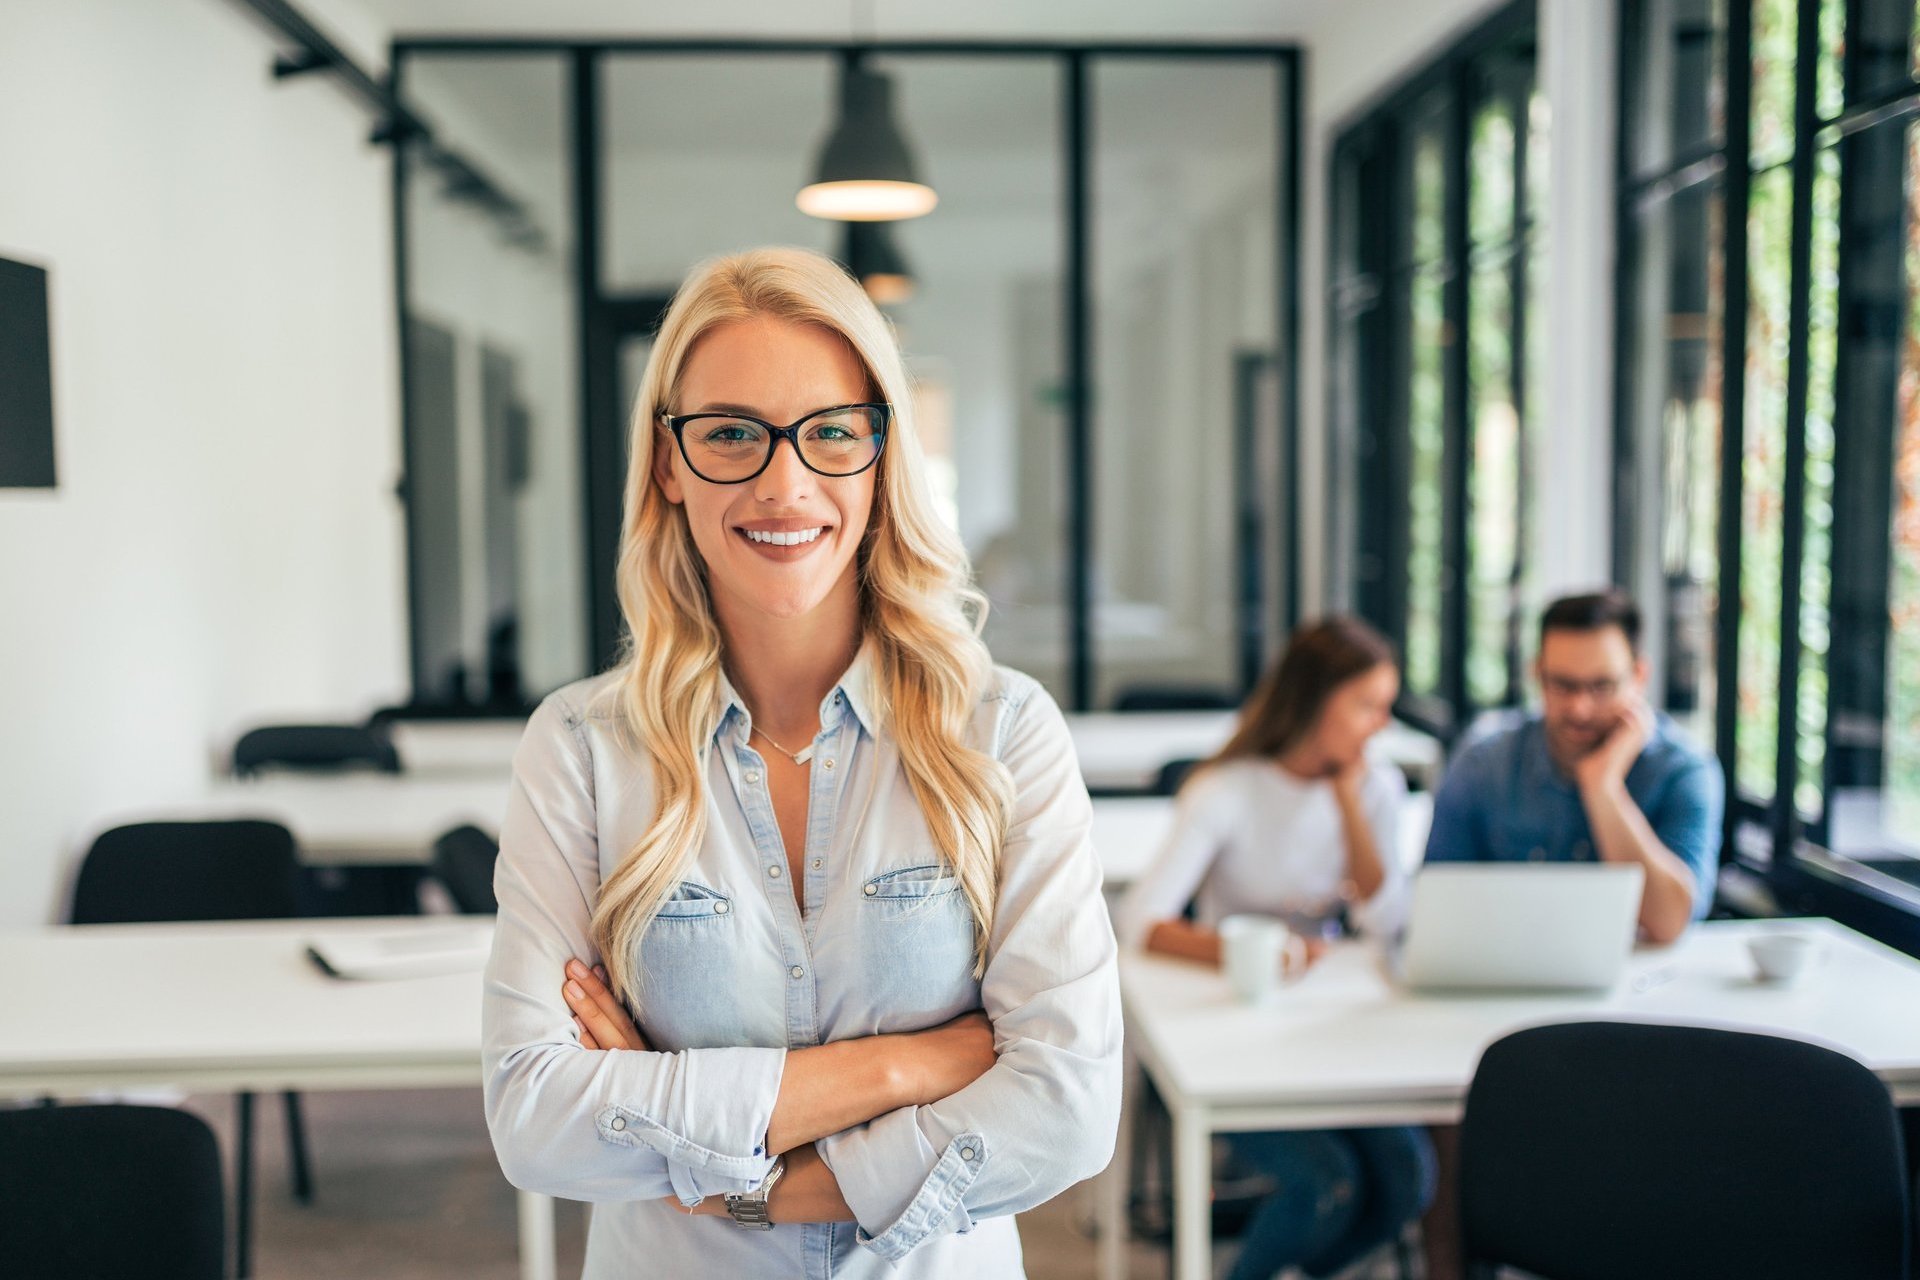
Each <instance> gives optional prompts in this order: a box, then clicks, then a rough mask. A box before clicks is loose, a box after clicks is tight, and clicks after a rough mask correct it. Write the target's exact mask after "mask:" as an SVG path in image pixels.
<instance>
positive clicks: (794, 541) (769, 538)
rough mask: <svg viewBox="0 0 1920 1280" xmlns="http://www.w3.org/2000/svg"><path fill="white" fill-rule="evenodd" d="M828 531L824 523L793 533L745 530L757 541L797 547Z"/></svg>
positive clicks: (748, 535) (777, 545)
mask: <svg viewBox="0 0 1920 1280" xmlns="http://www.w3.org/2000/svg"><path fill="white" fill-rule="evenodd" d="M826 531H827V530H826V526H825V525H822V526H820V527H819V528H817V529H799V530H796V531H795V532H793V533H766V532H763V531H762V530H759V529H747V530H745V531H744V532H745V533H746V535H747V537H749V538H751V539H753V541H755V542H770V543H772V544H773V545H774V546H776V547H797V546H799V545H800V544H801V543H803V542H812V541H813V540H814V539H815V538H817V537H819V536H820V535H821V534H823V533H825V532H826Z"/></svg>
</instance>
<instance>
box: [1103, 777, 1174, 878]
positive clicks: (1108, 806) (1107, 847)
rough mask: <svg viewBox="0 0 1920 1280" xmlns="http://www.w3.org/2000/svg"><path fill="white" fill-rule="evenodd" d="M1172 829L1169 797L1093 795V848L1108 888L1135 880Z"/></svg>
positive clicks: (1163, 843)
mask: <svg viewBox="0 0 1920 1280" xmlns="http://www.w3.org/2000/svg"><path fill="white" fill-rule="evenodd" d="M1172 830H1173V800H1172V799H1171V798H1170V797H1167V796H1096V797H1094V801H1093V836H1092V838H1093V852H1094V854H1095V855H1096V856H1097V857H1098V858H1099V859H1100V870H1101V873H1102V875H1103V876H1104V877H1105V879H1106V884H1107V887H1108V888H1111V889H1117V888H1120V887H1122V886H1124V885H1129V884H1132V883H1133V882H1134V881H1135V880H1138V879H1139V878H1140V876H1141V873H1143V872H1144V871H1146V869H1147V868H1148V867H1149V866H1151V865H1153V860H1154V858H1155V857H1156V856H1157V855H1158V854H1159V852H1160V849H1161V847H1162V846H1163V845H1165V844H1166V841H1167V833H1168V832H1170V831H1172Z"/></svg>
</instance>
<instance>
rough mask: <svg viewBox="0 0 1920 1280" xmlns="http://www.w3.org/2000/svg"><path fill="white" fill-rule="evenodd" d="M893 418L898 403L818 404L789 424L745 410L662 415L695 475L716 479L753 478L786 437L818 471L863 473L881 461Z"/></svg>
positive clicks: (731, 481) (734, 481)
mask: <svg viewBox="0 0 1920 1280" xmlns="http://www.w3.org/2000/svg"><path fill="white" fill-rule="evenodd" d="M892 418H893V406H892V405H887V404H842V405H835V406H834V407H833V408H831V409H816V410H815V411H814V412H812V413H810V414H808V415H807V416H806V417H804V418H802V419H800V421H798V422H795V423H793V424H791V425H789V426H785V427H776V426H774V425H773V424H772V423H771V422H762V421H761V420H760V419H758V418H753V417H749V416H747V415H746V414H744V413H685V414H678V415H675V414H666V413H663V414H661V415H660V421H661V422H663V423H665V424H666V427H667V430H669V431H671V432H673V438H674V440H675V441H676V442H677V443H678V444H679V446H680V456H681V457H682V458H685V459H686V460H687V466H689V467H690V468H692V469H693V474H695V475H697V476H699V477H700V478H701V479H702V480H706V481H708V482H710V483H712V484H742V483H744V482H746V481H748V480H751V479H753V478H754V477H755V476H757V475H759V474H760V473H761V472H762V471H765V470H766V469H767V466H768V464H770V463H771V462H772V461H773V451H774V450H775V449H777V448H779V446H780V442H781V441H782V440H785V441H786V442H787V443H788V444H790V445H792V446H793V451H794V452H795V453H796V454H798V455H799V456H800V462H801V464H802V465H804V466H805V467H806V468H807V470H809V471H812V472H814V473H815V474H817V475H823V476H836V477H838V476H857V475H859V474H860V473H861V472H862V471H865V470H866V469H867V468H868V467H870V466H872V465H873V464H874V463H875V462H876V461H878V460H879V457H880V448H881V446H882V445H884V444H885V443H886V439H887V424H888V423H889V422H890V421H892Z"/></svg>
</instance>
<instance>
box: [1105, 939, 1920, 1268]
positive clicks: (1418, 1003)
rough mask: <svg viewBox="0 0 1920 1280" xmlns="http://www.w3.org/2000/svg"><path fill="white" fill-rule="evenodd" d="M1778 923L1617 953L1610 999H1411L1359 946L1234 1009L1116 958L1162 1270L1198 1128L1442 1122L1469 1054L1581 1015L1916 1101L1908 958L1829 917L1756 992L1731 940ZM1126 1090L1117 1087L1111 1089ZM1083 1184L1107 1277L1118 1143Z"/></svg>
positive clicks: (1121, 1166)
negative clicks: (1819, 942) (1161, 1115)
mask: <svg viewBox="0 0 1920 1280" xmlns="http://www.w3.org/2000/svg"><path fill="white" fill-rule="evenodd" d="M1772 927H1778V922H1772V921H1769V922H1750V921H1738V922H1735V921H1723V922H1714V923H1708V924H1700V925H1696V926H1694V927H1693V928H1692V929H1691V930H1689V931H1688V933H1687V935H1686V937H1684V938H1683V939H1682V940H1681V941H1680V942H1679V943H1677V944H1675V945H1674V946H1672V947H1670V948H1664V949H1648V950H1644V951H1642V952H1640V953H1638V954H1636V955H1635V956H1634V957H1633V960H1632V962H1631V965H1630V971H1629V977H1628V979H1627V980H1626V981H1625V982H1623V983H1622V985H1621V986H1620V987H1619V988H1618V989H1617V990H1615V991H1613V992H1612V993H1602V994H1594V995H1583V994H1566V993H1557V994H1541V995H1535V996H1478V997H1468V996H1457V997H1437V996H1427V997H1422V996H1414V995H1409V994H1407V993H1405V992H1402V991H1400V990H1398V989H1396V988H1395V987H1393V986H1392V985H1390V984H1389V983H1388V981H1387V979H1386V977H1385V975H1384V973H1383V972H1382V969H1381V965H1380V961H1379V958H1378V955H1377V953H1376V952H1374V951H1373V950H1372V949H1371V948H1370V947H1368V946H1367V945H1365V944H1362V943H1350V944H1342V945H1340V946H1337V947H1335V948H1334V950H1333V951H1332V952H1330V953H1329V954H1328V955H1327V957H1326V958H1325V959H1324V960H1322V961H1321V962H1320V963H1319V964H1318V965H1316V966H1315V967H1314V968H1313V969H1312V970H1311V971H1310V972H1309V973H1308V974H1307V976H1306V977H1305V978H1304V979H1302V980H1301V981H1300V982H1299V983H1298V984H1297V985H1295V986H1292V987H1290V988H1287V989H1286V990H1284V991H1282V992H1281V993H1279V995H1278V996H1277V997H1276V998H1275V999H1274V1000H1273V1001H1272V1002H1270V1003H1268V1004H1265V1005H1261V1006H1257V1007H1249V1006H1245V1005H1240V1004H1237V1003H1235V1002H1234V1000H1233V998H1232V996H1231V995H1230V993H1229V992H1228V989H1227V984H1226V980H1225V979H1224V977H1222V976H1221V975H1220V974H1219V973H1218V972H1215V971H1213V970H1209V969H1205V968H1202V967H1200V966H1198V965H1193V964H1185V963H1181V962H1179V961H1175V960H1168V959H1164V958H1161V957H1157V956H1144V955H1138V954H1129V955H1125V956H1123V957H1122V959H1121V966H1120V984H1121V994H1122V999H1123V1002H1124V1004H1125V1008H1126V1021H1127V1042H1128V1049H1129V1053H1130V1055H1133V1056H1136V1057H1137V1058H1138V1061H1139V1063H1140V1066H1141V1067H1142V1068H1144V1069H1145V1071H1146V1072H1147V1073H1148V1074H1149V1075H1150V1076H1152V1078H1153V1082H1154V1085H1155V1086H1156V1087H1157V1088H1158V1089H1159V1090H1160V1093H1161V1096H1162V1097H1164V1098H1165V1099H1166V1101H1167V1107H1168V1110H1169V1111H1170V1112H1171V1113H1172V1117H1173V1130H1174V1136H1173V1147H1174V1269H1175V1274H1176V1275H1177V1276H1178V1277H1180V1280H1197V1278H1198V1277H1203V1276H1206V1275H1208V1274H1210V1271H1209V1266H1210V1264H1209V1248H1210V1241H1209V1239H1208V1234H1209V1229H1210V1223H1209V1220H1208V1207H1207V1206H1208V1184H1207V1179H1208V1163H1207V1157H1208V1148H1209V1143H1210V1139H1211V1138H1212V1136H1213V1135H1214V1134H1215V1133H1232V1132H1236V1131H1242V1130H1255V1129H1323V1128H1349V1127H1354V1128H1357V1127H1364V1126H1370V1125H1390V1124H1434V1123H1452V1122H1455V1121H1457V1120H1458V1119H1459V1118H1460V1113H1461V1109H1462V1106H1463V1104H1464V1102H1465V1099H1466V1092H1467V1087H1468V1085H1469V1084H1470V1083H1471V1082H1472V1079H1473V1072H1474V1068H1475V1066H1476V1065H1477V1064H1478V1062H1479V1059H1480V1053H1481V1051H1482V1050H1483V1049H1485V1048H1486V1046H1487V1045H1488V1044H1490V1043H1492V1042H1493V1041H1495V1040H1497V1039H1499V1038H1500V1037H1501V1036H1503V1035H1505V1034H1507V1033H1508V1032H1510V1031H1514V1030H1518V1029H1519V1028H1521V1027H1524V1026H1529V1025H1534V1024H1539V1023H1548V1022H1566V1021H1576V1020H1584V1019H1618V1020H1631V1021H1651V1022H1666V1023H1684V1024H1689V1025H1703V1026H1716V1027H1728V1028H1733V1029H1737V1030H1747V1031H1762V1032H1772V1033H1776V1034H1780V1035H1787V1036H1793V1037H1797V1038H1800V1039H1806V1040H1815V1041H1819V1042H1821V1043H1824V1044H1827V1045H1830V1046H1833V1047H1836V1048H1840V1049H1844V1050H1846V1051H1847V1052H1849V1053H1851V1054H1853V1055H1854V1056H1855V1057H1857V1058H1859V1059H1860V1060H1862V1061H1863V1062H1865V1063H1866V1064H1867V1066H1868V1067H1870V1068H1872V1069H1873V1070H1874V1071H1875V1072H1876V1073H1877V1074H1878V1075H1879V1076H1880V1078H1881V1079H1883V1080H1885V1081H1886V1082H1887V1085H1888V1086H1889V1088H1890V1089H1891V1090H1892V1092H1893V1096H1894V1099H1895V1101H1896V1102H1900V1103H1903V1104H1905V1103H1912V1102H1916V1101H1920V1018H1915V1017H1913V1016H1911V1014H1912V1011H1913V1010H1915V1009H1920V963H1916V962H1915V961H1914V960H1912V959H1910V958H1909V957H1907V956H1904V955H1902V954H1900V953H1898V952H1895V951H1892V950H1889V949H1888V948H1885V947H1882V946H1880V945H1879V944H1878V943H1875V942H1873V941H1871V940H1869V939H1867V938H1864V937H1862V936H1860V935H1859V934H1857V933H1854V932H1852V931H1851V930H1848V929H1845V928H1843V927H1841V926H1840V925H1837V924H1834V923H1832V922H1831V921H1825V920H1821V921H1798V922H1795V927H1797V928H1804V929H1808V930H1813V931H1817V932H1818V933H1820V934H1821V935H1822V936H1824V937H1825V938H1826V940H1827V945H1826V955H1825V956H1824V957H1823V958H1822V960H1821V962H1820V965H1819V967H1818V968H1817V969H1816V970H1815V971H1814V972H1813V973H1811V974H1809V975H1808V976H1807V977H1806V978H1805V979H1804V980H1803V981H1802V982H1801V984H1800V985H1799V986H1796V987H1772V986H1765V985H1762V984H1759V983H1756V982H1755V981H1754V980H1753V978H1752V964H1751V961H1750V960H1749V958H1748V956H1747V952H1746V946H1745V940H1746V938H1747V937H1748V936H1749V935H1751V934H1752V933H1754V932H1755V931H1756V930H1764V929H1767V928H1772ZM1129 1092H1130V1093H1134V1092H1135V1091H1133V1090H1129ZM1130 1126H1131V1103H1129V1107H1128V1115H1127V1119H1125V1120H1123V1122H1122V1134H1121V1143H1120V1150H1119V1151H1118V1152H1117V1153H1116V1154H1115V1157H1114V1161H1113V1164H1112V1166H1110V1167H1109V1169H1108V1170H1107V1172H1106V1174H1105V1175H1103V1186H1102V1187H1101V1190H1100V1195H1099V1201H1100V1216H1101V1242H1100V1250H1101V1274H1102V1275H1103V1276H1105V1277H1107V1278H1108V1280H1118V1278H1119V1277H1122V1276H1124V1274H1125V1222H1126V1211H1125V1208H1126V1206H1125V1198H1126V1193H1127V1190H1126V1186H1125V1183H1126V1172H1127V1164H1128V1160H1127V1146H1128V1144H1129V1142H1130V1141H1131V1133H1130Z"/></svg>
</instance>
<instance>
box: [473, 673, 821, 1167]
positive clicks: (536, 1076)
mask: <svg viewBox="0 0 1920 1280" xmlns="http://www.w3.org/2000/svg"><path fill="white" fill-rule="evenodd" d="M578 724H579V720H578V717H577V716H576V715H575V714H574V713H573V712H572V710H571V709H570V708H569V707H568V706H567V704H566V703H565V702H564V701H562V700H561V698H560V695H557V694H556V695H554V696H553V697H551V698H549V699H547V701H546V702H545V703H543V704H542V705H541V707H540V709H539V710H538V711H537V712H536V713H535V714H534V716H533V718H532V720H531V721H530V722H529V723H528V726H527V733H526V737H525V738H524V739H523V740H522V741H521V744H520V749H519V751H518V753H517V754H516V755H515V758H514V766H513V772H514V778H513V789H512V792H511V794H510V797H509V799H508V802H507V813H506V818H505V820H504V821H503V823H502V825H501V831H500V859H499V862H498V864H497V866H496V868H495V871H494V893H495V896H496V897H498V898H499V900H500V914H499V920H498V923H497V925H496V926H495V931H494V939H493V953H492V956H491V957H490V959H489V961H488V964H487V971H486V985H485V994H484V995H483V997H482V1006H481V1041H482V1068H483V1072H484V1086H485V1088H484V1092H485V1102H486V1114H487V1128H488V1131H489V1132H490V1133H491V1134H492V1136H493V1146H494V1151H495V1153H496V1155H497V1156H498V1157H499V1161H500V1168H501V1170H502V1172H504V1173H505V1174H506V1177H507V1180H508V1181H509V1182H511V1183H513V1185H515V1186H516V1187H520V1188H523V1189H525V1190H529V1191H540V1192H545V1193H546V1194H549V1195H556V1196H564V1197H567V1198H569V1199H574V1200H640V1199H650V1198H659V1197H665V1196H667V1195H674V1196H677V1197H678V1198H679V1199H680V1200H681V1202H682V1203H685V1204H695V1203H698V1201H699V1200H700V1198H701V1197H703V1196H706V1195H711V1194H714V1193H716V1192H725V1191H736V1192H737V1191H745V1190H748V1189H751V1188H752V1187H753V1186H754V1185H755V1184H757V1183H758V1182H759V1181H760V1180H761V1179H762V1178H764V1177H765V1176H766V1172H767V1170H768V1168H769V1167H770V1166H771V1164H772V1160H771V1158H770V1157H769V1156H767V1155H766V1151H765V1148H766V1132H767V1124H768V1122H769V1120H770V1118H771V1117H772V1115H773V1105H774V1100H775V1098H776V1096H777V1095H778V1093H779V1090H780V1076H781V1072H782V1070H783V1069H784V1067H785V1065H786V1050H785V1049H779V1048H710V1049H690V1050H686V1051H684V1052H680V1053H652V1052H640V1051H634V1050H611V1051H602V1050H590V1049H586V1048H584V1047H582V1045H581V1044H580V1041H579V1037H578V1035H577V1034H576V1030H575V1027H574V1024H573V1016H572V1014H571V1012H570V1011H569V1010H568V1009H567V1006H566V1002H565V1000H564V999H563V998H562V996H561V992H560V987H561V983H562V982H563V981H565V974H564V970H565V966H566V962H567V961H568V960H569V959H572V958H578V959H580V960H581V961H583V962H585V963H587V964H593V963H595V962H596V961H597V959H598V957H597V956H596V955H595V952H594V948H593V942H592V939H591V935H590V923H589V922H590V920H591V917H592V913H593V904H594V901H595V897H596V895H597V894H598V892H599V887H600V871H599V866H600V863H599V839H598V834H597V827H596V824H595V817H594V814H595V806H594V772H593V764H592V760H591V758H590V753H589V751H588V748H587V746H586V743H585V741H584V740H583V738H582V737H581V735H580V734H579V732H578Z"/></svg>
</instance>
